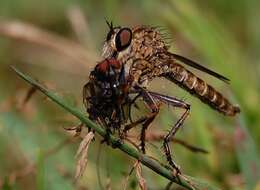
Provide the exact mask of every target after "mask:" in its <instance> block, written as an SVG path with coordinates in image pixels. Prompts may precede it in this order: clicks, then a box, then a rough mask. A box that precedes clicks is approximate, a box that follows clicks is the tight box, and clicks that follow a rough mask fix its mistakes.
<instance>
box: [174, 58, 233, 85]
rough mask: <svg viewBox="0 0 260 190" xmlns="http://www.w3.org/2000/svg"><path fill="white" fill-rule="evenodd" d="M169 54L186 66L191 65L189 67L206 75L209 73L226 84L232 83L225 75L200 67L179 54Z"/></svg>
mask: <svg viewBox="0 0 260 190" xmlns="http://www.w3.org/2000/svg"><path fill="white" fill-rule="evenodd" d="M169 54H170V55H171V56H172V57H173V58H174V59H176V60H178V61H180V62H182V63H184V64H186V65H189V66H191V67H193V68H195V69H198V70H200V71H203V72H205V73H207V74H209V75H211V76H214V77H216V78H217V79H219V80H222V81H223V82H225V83H229V81H230V80H229V79H228V78H226V77H224V76H223V75H221V74H218V73H216V72H214V71H212V70H210V69H208V68H206V67H204V66H202V65H200V64H198V63H196V62H194V61H192V60H190V59H188V58H186V57H183V56H181V55H177V54H174V53H169Z"/></svg>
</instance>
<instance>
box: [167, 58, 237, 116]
mask: <svg viewBox="0 0 260 190" xmlns="http://www.w3.org/2000/svg"><path fill="white" fill-rule="evenodd" d="M162 76H164V77H165V78H167V79H168V80H170V81H172V82H174V83H176V84H177V85H178V86H180V87H181V88H183V89H185V90H187V91H188V92H189V93H191V94H193V95H195V96H197V97H198V98H199V99H200V100H201V101H202V102H204V103H206V104H208V105H209V106H210V107H212V108H213V109H215V110H217V111H219V112H220V113H223V114H224V115H228V116H234V115H236V113H239V112H240V109H239V107H238V106H234V105H232V104H231V103H230V102H229V101H228V100H227V99H226V98H225V97H224V96H223V95H222V94H221V93H219V92H218V91H217V90H215V89H214V88H213V87H212V86H210V85H209V84H207V83H206V82H205V81H203V80H202V79H200V78H199V77H197V76H195V75H194V74H193V73H192V72H190V71H189V70H187V69H186V68H184V67H183V66H181V65H179V64H177V63H171V64H170V65H169V69H168V72H167V73H164V74H163V75H162Z"/></svg>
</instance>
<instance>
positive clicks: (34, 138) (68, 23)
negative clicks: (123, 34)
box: [0, 0, 260, 190]
mask: <svg viewBox="0 0 260 190" xmlns="http://www.w3.org/2000/svg"><path fill="white" fill-rule="evenodd" d="M259 10H260V2H259V1H257V0H248V1H245V0H237V1H226V0H218V1H202V0H193V1H192V0H190V1H189V0H182V1H177V0H165V1H155V0H145V1H139V0H131V1H130V0H128V1H119V0H111V1H108V0H107V1H93V0H85V1H83V0H77V1H76V0H75V1H72V0H71V1H70V0H57V1H52V0H45V1H39V0H38V1H37V0H12V1H10V0H1V1H0V188H2V189H101V186H100V185H99V184H100V183H102V186H103V187H104V188H105V189H109V188H110V189H122V187H123V183H124V180H125V178H126V177H125V176H126V175H127V173H128V172H129V170H130V169H131V166H132V165H133V163H134V160H132V159H130V158H129V157H127V156H126V155H124V154H123V153H121V152H118V151H116V150H113V149H111V148H108V147H107V146H106V145H102V146H101V151H99V149H100V148H99V146H100V145H99V144H100V143H99V142H100V141H99V140H100V139H99V137H96V141H95V142H94V143H93V144H92V145H91V147H90V150H89V162H88V166H87V169H86V172H85V174H84V176H83V178H82V179H81V180H80V181H79V183H78V184H77V185H75V184H73V177H74V172H75V165H76V160H75V158H74V156H75V153H76V151H77V147H78V145H79V143H80V139H75V140H74V141H73V142H70V143H65V142H67V141H66V139H68V138H69V137H70V136H69V135H68V133H67V132H66V131H65V130H64V129H63V127H71V126H74V125H77V124H78V123H79V121H78V120H77V119H75V118H74V117H72V116H70V115H69V114H68V113H66V112H65V111H64V110H62V109H61V108H59V107H58V106H57V105H55V104H53V103H52V102H50V101H49V100H48V99H46V98H45V97H44V96H43V95H42V94H40V93H37V92H36V93H34V94H33V95H32V97H31V98H28V99H29V100H28V101H26V99H27V98H26V97H27V96H28V94H30V93H28V91H29V90H30V86H29V85H27V84H26V83H25V82H24V81H22V80H20V79H19V78H18V77H17V76H16V75H15V74H14V72H13V71H11V69H10V68H9V65H15V66H17V67H18V68H19V69H21V70H22V71H24V72H26V73H29V74H30V75H31V76H33V77H34V78H36V79H38V80H39V81H41V82H43V83H44V84H45V85H46V86H47V87H48V88H50V89H52V90H54V91H56V92H57V93H58V94H59V95H61V96H63V97H64V98H65V99H66V100H67V101H69V102H70V103H71V104H73V105H76V106H77V107H79V108H81V109H82V110H84V109H83V106H82V102H81V99H82V97H81V91H82V87H83V85H84V84H85V83H86V82H87V80H88V74H89V71H90V69H92V68H93V67H94V65H95V64H96V63H97V61H99V60H100V59H101V56H100V53H101V48H102V43H103V41H104V40H105V37H106V33H107V31H108V27H107V25H106V23H105V19H108V20H112V21H113V22H114V23H115V25H122V26H134V25H142V24H144V25H151V26H162V27H163V28H165V29H166V32H167V33H168V35H169V37H171V38H172V43H171V45H172V46H171V51H174V52H176V53H178V54H181V55H184V56H186V57H189V58H192V59H193V60H196V61H197V62H200V63H202V64H204V65H205V66H207V67H209V68H211V69H213V70H215V71H217V72H219V73H221V74H223V75H224V76H227V77H228V78H230V79H231V83H230V85H227V84H224V83H222V82H219V81H217V80H215V79H214V78H212V77H208V76H206V75H205V76H204V74H203V73H200V72H196V74H198V75H199V76H201V77H203V78H204V79H205V80H206V81H207V82H208V83H210V84H212V85H214V86H215V87H216V88H217V89H218V90H219V91H221V92H223V94H225V95H226V96H227V97H228V98H229V99H231V101H232V102H233V103H236V104H239V105H240V106H241V110H242V112H241V114H240V115H239V116H237V117H235V118H226V117H225V116H222V115H221V114H219V113H217V112H215V111H213V110H211V109H210V108H209V107H208V106H205V105H204V104H203V103H201V102H200V101H199V100H197V99H196V98H194V97H191V96H190V95H189V94H188V93H186V92H184V91H183V90H181V89H179V88H178V87H177V86H175V85H174V84H170V83H169V82H165V81H160V80H156V81H155V82H154V83H153V84H152V88H153V89H156V90H157V91H161V92H164V93H165V94H168V95H174V96H176V97H179V98H184V99H185V100H186V101H187V102H189V103H191V105H192V110H191V115H190V117H189V118H188V120H187V121H186V123H185V124H184V128H183V130H181V131H180V132H179V133H178V134H177V136H178V138H180V139H185V140H186V141H187V142H189V143H191V144H194V145H196V146H200V147H203V148H204V149H206V150H208V151H209V152H210V153H209V154H207V155H203V154H196V153H192V152H190V151H188V150H186V149H185V148H183V147H181V146H179V145H173V149H174V156H175V160H176V162H177V163H178V164H179V165H180V166H181V168H182V171H183V172H184V173H185V174H188V175H190V176H194V177H197V178H202V179H204V180H205V181H208V182H209V183H210V184H213V185H216V186H217V187H220V188H222V189H232V190H233V189H255V190H256V189H260V181H259V163H260V161H259V147H260V108H259V107H260V90H259V89H260V83H259V80H260V77H259V75H260V61H259V60H260V25H259V23H260V22H259V18H260V11H259ZM176 113H177V114H176ZM177 115H179V111H175V110H174V111H172V110H171V109H170V108H167V106H165V108H164V109H163V110H162V111H161V114H160V117H159V118H158V119H157V120H156V121H155V123H154V126H152V127H151V128H150V129H151V130H152V129H154V130H156V131H157V130H159V129H160V130H161V131H162V132H166V131H167V130H168V129H169V127H170V125H171V124H172V123H173V122H174V121H176V118H177ZM155 144H156V147H158V148H155V146H148V149H149V151H148V154H152V155H156V157H157V158H158V159H160V160H162V161H164V162H165V159H164V158H163V157H162V155H161V154H160V153H159V152H160V150H158V149H159V148H160V147H161V145H160V143H155ZM143 172H144V177H145V179H146V181H147V184H148V188H149V189H154V190H155V189H164V187H165V186H166V184H167V181H166V180H165V179H163V178H162V177H160V176H158V175H156V174H154V173H153V172H152V171H150V170H148V169H144V170H143ZM98 176H99V177H98ZM98 178H100V179H101V180H98ZM128 183H129V184H128V189H138V188H139V187H138V185H137V181H136V178H135V175H132V176H131V177H130V179H129V182H128ZM173 188H175V189H181V188H179V187H176V186H173Z"/></svg>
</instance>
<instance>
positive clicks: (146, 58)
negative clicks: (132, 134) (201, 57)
mask: <svg viewBox="0 0 260 190" xmlns="http://www.w3.org/2000/svg"><path fill="white" fill-rule="evenodd" d="M107 24H108V25H109V29H110V30H109V32H108V34H107V37H106V41H105V44H104V48H103V57H104V58H107V59H111V58H115V59H116V60H118V61H119V62H120V63H121V64H122V65H123V67H124V70H125V73H126V74H125V75H126V76H127V77H128V78H131V84H129V85H130V86H129V91H135V92H138V93H139V95H141V96H142V97H143V100H144V101H145V102H146V104H147V105H148V107H149V108H150V110H151V114H150V116H148V118H149V119H147V120H146V122H145V124H143V130H142V133H141V136H145V131H146V129H147V128H148V126H149V125H150V123H151V122H152V121H153V120H154V118H155V117H156V115H157V114H158V112H159V109H160V102H163V103H166V104H170V105H172V106H173V107H179V108H182V109H184V110H185V111H184V113H183V114H182V116H181V117H180V119H179V120H178V121H177V122H176V123H175V124H174V125H173V127H172V128H171V130H170V131H169V133H168V134H167V135H165V138H164V142H163V147H164V150H165V154H166V158H167V160H168V162H169V164H170V165H171V166H172V167H173V168H174V169H176V170H177V172H180V170H179V167H178V166H177V165H176V164H175V163H174V161H173V160H172V156H171V151H170V147H169V144H168V143H169V141H170V139H171V138H173V137H174V135H175V134H176V132H177V131H178V130H179V128H181V126H182V125H183V122H184V120H185V119H186V118H187V117H188V115H189V112H190V105H189V104H187V103H185V102H183V101H181V100H178V99H176V98H173V97H169V96H165V95H162V94H159V93H155V92H148V90H147V87H148V85H149V82H150V81H152V80H153V79H154V78H156V77H163V78H166V79H167V80H170V81H172V82H173V83H175V84H177V85H178V86H179V87H181V88H183V89H184V90H186V91H188V92H189V93H190V94H192V95H194V96H196V97H197V98H199V99H200V100H201V101H202V102H204V103H205V104H207V105H209V106H210V107H211V108H213V109H214V110H216V111H218V112H220V113H222V114H224V115H226V116H235V115H236V114H237V113H239V112H240V108H239V107H238V106H234V105H232V104H231V103H230V101H229V100H228V99H227V98H225V97H224V96H223V95H222V94H221V93H220V92H218V91H217V90H215V89H214V88H213V87H212V86H211V85H209V84H207V83H206V82H205V81H204V80H202V79H201V78H199V77H197V76H196V75H195V74H193V73H192V72H191V71H189V70H188V69H186V68H185V67H184V66H183V65H182V64H181V63H183V64H186V65H188V66H191V67H193V68H195V69H198V70H200V71H203V72H205V73H207V74H209V75H212V76H214V77H216V78H218V79H220V80H222V81H224V82H226V83H228V82H229V79H227V78H226V77H224V76H222V75H220V74H218V73H216V72H214V71H212V70H210V69H207V68H206V67H204V66H202V65H200V64H198V63H196V62H194V61H192V60H190V59H188V58H185V57H183V56H180V55H177V54H174V53H171V52H169V51H168V46H167V45H166V44H165V42H164V40H163V38H162V36H161V34H160V32H159V31H158V30H157V29H156V28H155V27H146V26H138V27H133V28H128V27H114V26H113V24H112V23H108V22H107ZM143 143H144V141H143ZM143 150H144V144H143Z"/></svg>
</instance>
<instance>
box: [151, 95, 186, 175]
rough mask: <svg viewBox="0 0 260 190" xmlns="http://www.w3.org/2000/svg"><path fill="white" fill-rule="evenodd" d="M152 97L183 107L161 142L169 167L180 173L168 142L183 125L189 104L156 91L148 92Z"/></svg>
mask: <svg viewBox="0 0 260 190" xmlns="http://www.w3.org/2000/svg"><path fill="white" fill-rule="evenodd" d="M148 93H149V94H150V95H151V96H152V97H153V98H155V99H157V100H159V101H161V102H163V103H165V104H167V105H171V106H173V107H178V108H182V109H185V112H184V113H183V114H182V116H181V117H180V119H179V120H178V121H177V122H176V123H175V124H174V126H173V127H172V128H171V130H170V131H169V133H168V134H167V135H166V136H165V137H164V142H163V148H164V152H165V155H166V159H167V161H168V163H169V164H170V166H171V167H173V168H174V169H175V170H176V172H177V173H180V169H179V167H178V165H177V164H176V163H175V162H174V161H173V159H172V155H171V149H170V146H169V142H170V141H171V140H172V139H173V138H174V136H175V134H176V133H177V131H178V130H179V129H180V128H181V127H182V126H183V123H184V120H185V119H186V118H187V117H188V115H189V112H190V105H189V104H187V103H186V102H184V101H182V100H179V99H177V98H175V97H170V96H166V95H162V94H159V93H156V92H150V91H149V92H148Z"/></svg>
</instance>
